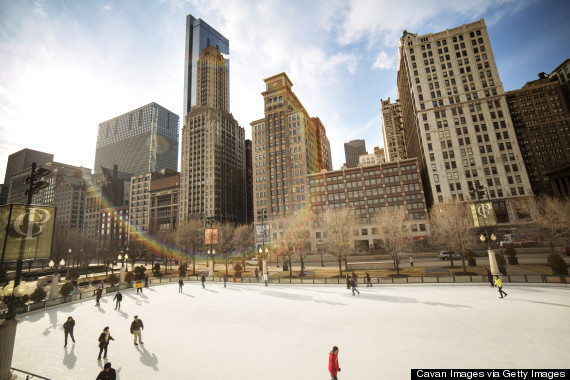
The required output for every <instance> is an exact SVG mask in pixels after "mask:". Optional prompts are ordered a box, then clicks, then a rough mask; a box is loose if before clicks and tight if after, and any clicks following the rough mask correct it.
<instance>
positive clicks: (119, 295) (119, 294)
mask: <svg viewBox="0 0 570 380" xmlns="http://www.w3.org/2000/svg"><path fill="white" fill-rule="evenodd" d="M115 300H117V302H116V303H115V310H121V301H122V300H123V295H122V294H121V292H120V291H118V290H117V294H115V298H113V301H115Z"/></svg>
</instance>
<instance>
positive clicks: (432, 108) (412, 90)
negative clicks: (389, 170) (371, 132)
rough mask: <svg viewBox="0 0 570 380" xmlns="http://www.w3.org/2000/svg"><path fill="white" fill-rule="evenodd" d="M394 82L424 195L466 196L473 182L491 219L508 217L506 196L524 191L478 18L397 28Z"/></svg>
mask: <svg viewBox="0 0 570 380" xmlns="http://www.w3.org/2000/svg"><path fill="white" fill-rule="evenodd" d="M397 84H398V95H399V100H400V103H401V107H402V117H403V124H404V136H405V140H406V145H407V153H408V157H418V159H419V164H420V167H421V174H422V177H423V179H424V181H425V182H424V189H425V190H426V196H428V197H429V198H431V199H432V200H433V202H435V203H438V202H444V201H451V200H454V199H458V200H468V199H469V198H470V193H469V188H470V187H472V186H474V185H475V184H477V183H478V184H480V185H483V186H484V187H485V193H486V194H488V197H489V199H490V200H491V201H492V202H493V207H494V209H495V214H496V216H497V221H498V222H499V223H506V222H515V221H516V220H517V215H516V212H515V210H514V202H513V200H514V198H516V197H520V196H526V195H530V194H532V190H531V186H530V182H529V179H528V175H527V172H526V169H525V166H524V162H523V159H522V155H521V152H520V149H519V145H518V143H517V139H516V135H515V130H514V128H513V123H512V121H511V117H510V115H509V109H508V107H507V99H506V97H505V92H504V89H503V85H502V83H501V80H500V78H499V72H498V69H497V65H496V63H495V59H494V57H493V51H492V49H491V41H490V39H489V35H488V34H487V28H486V26H485V22H484V20H479V21H476V22H473V23H470V24H465V25H462V26H459V27H456V28H453V29H447V30H444V31H442V32H438V33H429V34H425V35H422V36H418V35H416V34H413V33H408V32H407V31H404V34H403V36H402V37H401V38H400V42H399V54H398V81H397ZM513 173H515V174H516V175H518V176H519V177H520V182H519V183H517V184H516V185H514V186H513V185H512V184H511V183H509V179H508V177H509V176H512V175H513ZM428 192H429V193H431V196H429V195H428ZM485 198H487V196H486V197H485Z"/></svg>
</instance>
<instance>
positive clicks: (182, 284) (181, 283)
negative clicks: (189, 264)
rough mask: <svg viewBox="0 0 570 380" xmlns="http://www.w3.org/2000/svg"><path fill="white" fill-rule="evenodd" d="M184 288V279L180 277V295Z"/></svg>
mask: <svg viewBox="0 0 570 380" xmlns="http://www.w3.org/2000/svg"><path fill="white" fill-rule="evenodd" d="M182 287H184V280H183V279H182V277H178V293H182Z"/></svg>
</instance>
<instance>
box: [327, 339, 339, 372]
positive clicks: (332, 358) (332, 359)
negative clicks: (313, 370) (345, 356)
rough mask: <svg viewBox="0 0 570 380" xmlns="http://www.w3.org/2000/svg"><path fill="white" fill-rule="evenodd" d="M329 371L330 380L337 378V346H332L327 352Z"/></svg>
mask: <svg viewBox="0 0 570 380" xmlns="http://www.w3.org/2000/svg"><path fill="white" fill-rule="evenodd" d="M329 372H330V374H331V380H338V378H337V377H336V375H337V373H338V372H340V367H339V366H338V347H337V346H334V347H333V349H332V351H331V352H330V353H329Z"/></svg>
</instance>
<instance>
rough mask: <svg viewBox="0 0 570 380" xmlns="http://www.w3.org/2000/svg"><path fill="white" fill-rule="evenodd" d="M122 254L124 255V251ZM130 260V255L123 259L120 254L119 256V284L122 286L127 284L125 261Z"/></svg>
mask: <svg viewBox="0 0 570 380" xmlns="http://www.w3.org/2000/svg"><path fill="white" fill-rule="evenodd" d="M121 253H123V251H121ZM128 258H129V255H128V254H125V257H123V256H122V255H121V254H119V256H117V259H119V261H120V262H121V274H120V275H119V282H120V283H121V284H124V283H125V261H126V260H127V259H128Z"/></svg>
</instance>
